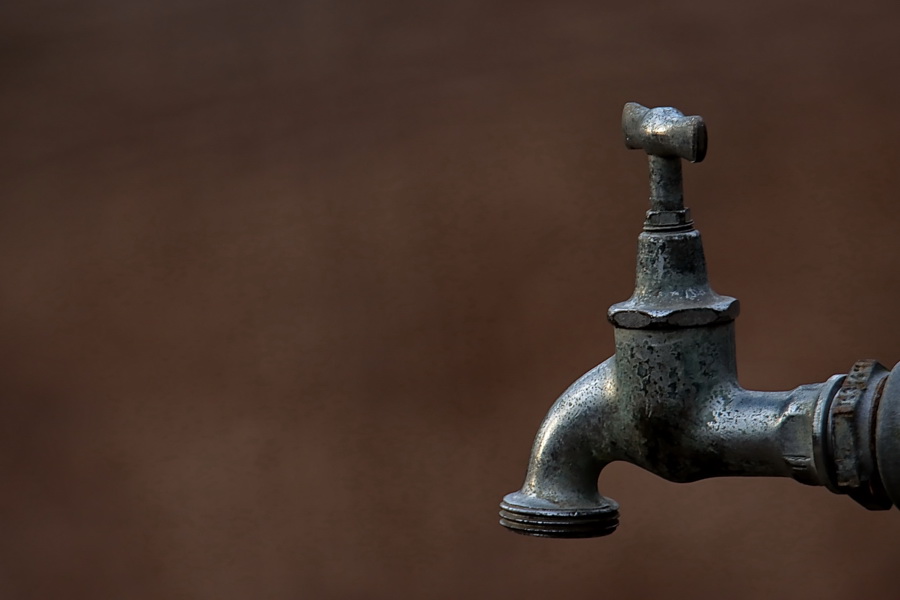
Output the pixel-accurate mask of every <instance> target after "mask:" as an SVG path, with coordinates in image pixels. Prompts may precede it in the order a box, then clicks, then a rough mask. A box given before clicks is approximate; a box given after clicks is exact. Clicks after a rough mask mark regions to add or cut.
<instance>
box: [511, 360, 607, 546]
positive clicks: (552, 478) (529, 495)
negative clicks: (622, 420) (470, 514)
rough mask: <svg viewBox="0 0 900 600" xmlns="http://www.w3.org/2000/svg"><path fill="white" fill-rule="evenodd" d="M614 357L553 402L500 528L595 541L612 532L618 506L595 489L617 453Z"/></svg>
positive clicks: (586, 374)
mask: <svg viewBox="0 0 900 600" xmlns="http://www.w3.org/2000/svg"><path fill="white" fill-rule="evenodd" d="M615 372H616V369H615V358H610V359H609V360H607V361H606V362H604V363H602V364H600V365H598V366H597V367H594V368H593V369H591V370H590V371H588V372H587V373H585V374H584V375H583V376H582V377H581V378H580V379H579V380H578V381H576V382H575V383H573V384H572V385H571V386H570V387H569V389H567V390H566V391H565V392H564V393H563V394H562V396H560V397H559V399H558V400H557V401H556V403H555V404H554V405H553V407H552V408H551V409H550V412H549V413H548V414H547V416H546V417H545V418H544V422H543V424H542V425H541V428H540V430H539V431H538V434H537V436H536V437H535V440H534V446H533V447H532V450H531V461H530V462H529V464H528V474H527V475H526V477H525V484H524V485H523V486H522V489H521V490H519V491H518V492H514V493H512V494H508V495H507V496H506V497H505V498H504V499H503V503H502V504H501V511H500V516H501V517H502V518H501V523H502V524H503V525H504V526H506V527H508V528H510V529H512V530H514V531H517V532H519V533H525V534H529V535H537V536H548V537H595V536H600V535H606V534H609V533H612V532H613V531H614V530H615V528H616V526H617V525H618V522H619V520H618V519H619V506H618V504H616V503H615V502H614V501H613V500H610V499H608V498H604V497H603V496H601V495H600V492H599V491H598V489H597V478H598V477H599V475H600V471H601V470H602V469H603V467H605V466H606V465H607V464H609V463H610V462H612V461H613V460H617V459H620V458H622V457H621V456H614V455H613V453H611V452H610V449H611V448H616V446H617V445H618V444H617V442H616V439H615V438H616V436H615V432H614V431H613V430H611V425H612V424H614V423H615V417H614V416H615V413H616V410H617V407H616V403H615V396H616V376H615Z"/></svg>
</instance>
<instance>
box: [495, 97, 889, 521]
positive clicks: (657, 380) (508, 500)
mask: <svg viewBox="0 0 900 600" xmlns="http://www.w3.org/2000/svg"><path fill="white" fill-rule="evenodd" d="M622 127H623V131H624V134H625V144H626V145H627V146H628V148H631V149H642V150H644V151H646V152H647V154H648V155H649V161H650V203H651V209H650V211H649V212H648V213H647V218H646V221H645V223H644V231H643V232H642V233H641V234H640V237H639V238H638V256H637V276H636V283H635V290H634V294H633V295H632V296H631V298H630V299H628V300H626V301H625V302H620V303H618V304H615V305H613V306H612V307H610V309H609V313H608V316H609V320H610V322H611V323H612V324H613V326H614V327H615V341H616V353H615V355H614V356H613V357H612V358H610V359H609V360H607V361H605V362H604V363H602V364H600V365H599V366H597V367H595V368H594V369H592V370H591V371H589V372H588V373H587V374H585V375H584V376H583V377H582V378H581V379H579V380H578V381H576V382H575V383H574V384H572V386H571V387H569V389H568V390H566V391H565V392H564V393H563V395H562V396H560V398H559V399H558V400H557V401H556V403H555V404H554V405H553V407H552V408H551V409H550V412H549V414H548V415H547V416H546V418H545V419H544V422H543V424H542V425H541V428H540V430H539V431H538V434H537V437H536V438H535V441H534V446H533V448H532V453H531V461H530V463H529V465H528V473H527V475H526V477H525V484H524V485H523V486H522V489H521V490H519V491H518V492H514V493H512V494H509V495H507V496H506V497H505V498H504V499H503V502H502V503H501V505H500V508H501V510H500V517H501V519H500V523H501V524H502V525H504V526H505V527H508V528H509V529H511V530H513V531H516V532H518V533H523V534H528V535H535V536H548V537H594V536H601V535H607V534H609V533H612V532H613V531H614V530H615V529H616V526H617V525H618V518H619V512H618V508H619V507H618V504H616V502H615V501H613V500H611V499H609V498H605V497H604V496H601V495H600V493H599V491H598V489H597V479H598V477H599V475H600V472H601V471H602V469H603V468H604V467H605V466H606V465H608V464H609V463H611V462H614V461H618V460H621V461H626V462H629V463H632V464H635V465H638V466H639V467H642V468H644V469H646V470H648V471H650V472H652V473H655V474H657V475H659V476H660V477H664V478H665V479H668V480H669V481H675V482H689V481H696V480H698V479H704V478H708V477H721V476H778V477H792V478H794V479H796V480H797V481H799V482H801V483H805V484H809V485H824V486H826V487H828V488H829V489H830V490H832V491H834V492H836V493H846V494H848V495H850V496H851V497H852V498H853V499H855V500H857V501H858V502H859V503H860V504H862V505H863V506H866V507H867V508H870V509H873V510H876V509H887V508H890V507H891V506H892V505H895V504H900V374H898V373H900V369H898V368H895V369H894V370H893V372H888V371H887V369H885V368H884V367H882V366H881V365H879V364H878V363H877V362H875V361H871V360H867V361H860V362H858V363H857V364H856V365H854V367H853V369H852V370H851V371H850V373H849V375H846V376H845V375H835V376H833V377H831V378H830V379H828V380H827V381H825V382H824V383H816V384H811V385H802V386H800V387H798V388H796V389H794V390H792V391H788V392H754V391H750V390H745V389H743V388H742V387H741V386H740V384H739V383H738V381H737V368H736V361H735V343H734V323H733V321H734V319H735V317H737V315H738V309H739V307H738V301H737V300H735V299H734V298H730V297H728V296H720V295H719V294H716V293H715V292H714V291H713V290H712V289H711V288H710V286H709V282H708V279H707V273H706V262H705V259H704V256H703V246H702V242H701V239H700V234H699V232H698V231H697V230H695V229H694V228H693V222H692V221H691V218H690V213H689V212H688V210H687V209H686V208H684V205H683V192H682V182H681V159H685V160H689V161H691V162H700V161H701V160H703V157H704V156H705V154H706V145H707V133H706V126H705V124H704V122H703V119H702V118H701V117H699V116H689V117H685V116H684V115H682V113H680V112H679V111H677V110H675V109H674V108H654V109H648V108H646V107H644V106H641V105H639V104H635V103H629V104H627V105H625V110H624V113H623V116H622Z"/></svg>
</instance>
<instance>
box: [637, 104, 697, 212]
mask: <svg viewBox="0 0 900 600" xmlns="http://www.w3.org/2000/svg"><path fill="white" fill-rule="evenodd" d="M622 132H623V133H624V134H625V145H626V146H627V147H628V148H630V149H632V150H644V151H645V152H646V153H647V154H648V155H649V158H650V212H649V213H647V222H646V223H645V229H672V228H678V229H682V228H688V227H690V226H691V221H690V215H689V214H688V212H687V211H686V210H685V208H684V198H683V191H682V183H681V159H682V158H683V159H685V160H689V161H691V162H700V161H702V160H703V158H704V157H705V156H706V141H707V138H706V123H704V122H703V117H700V116H696V115H695V116H689V117H686V116H684V115H683V114H682V113H681V111H679V110H677V109H674V108H672V107H668V106H665V107H658V108H647V107H646V106H641V105H640V104H638V103H637V102H629V103H628V104H626V105H625V109H624V110H623V111H622Z"/></svg>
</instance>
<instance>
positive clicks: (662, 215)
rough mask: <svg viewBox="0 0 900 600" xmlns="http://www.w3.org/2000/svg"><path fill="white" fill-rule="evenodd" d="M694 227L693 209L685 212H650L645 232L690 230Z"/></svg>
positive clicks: (687, 209) (645, 222)
mask: <svg viewBox="0 0 900 600" xmlns="http://www.w3.org/2000/svg"><path fill="white" fill-rule="evenodd" d="M693 225H694V221H692V220H691V209H689V208H685V209H684V210H648V211H647V218H646V219H645V220H644V230H645V231H660V230H670V229H689V228H690V227H692V226H693Z"/></svg>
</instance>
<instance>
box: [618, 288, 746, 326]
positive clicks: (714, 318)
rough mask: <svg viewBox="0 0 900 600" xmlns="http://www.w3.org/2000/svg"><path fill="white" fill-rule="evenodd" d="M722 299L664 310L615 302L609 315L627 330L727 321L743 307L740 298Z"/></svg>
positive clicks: (724, 297)
mask: <svg viewBox="0 0 900 600" xmlns="http://www.w3.org/2000/svg"><path fill="white" fill-rule="evenodd" d="M721 298H722V301H720V302H717V303H715V304H708V305H705V306H689V307H673V308H660V309H647V308H633V307H629V306H627V303H620V304H614V305H613V306H611V307H610V309H609V312H608V313H607V317H608V318H609V321H610V323H612V324H613V325H615V326H616V327H622V328H624V329H676V328H681V327H703V326H705V325H715V324H717V323H727V322H729V321H733V320H734V319H735V318H737V316H738V314H739V313H740V310H741V305H740V302H738V300H737V299H736V298H729V297H727V296H722V297H721Z"/></svg>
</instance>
